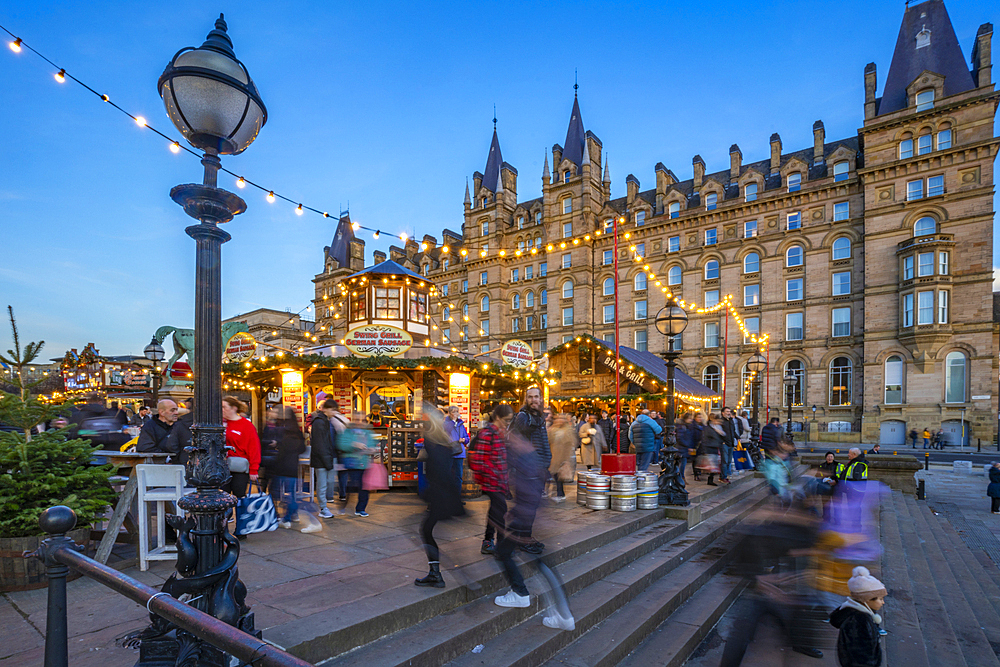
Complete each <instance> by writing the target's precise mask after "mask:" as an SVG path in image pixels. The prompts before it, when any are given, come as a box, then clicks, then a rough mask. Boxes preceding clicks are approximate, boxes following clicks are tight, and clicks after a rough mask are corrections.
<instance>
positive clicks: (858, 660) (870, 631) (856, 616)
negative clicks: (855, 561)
mask: <svg viewBox="0 0 1000 667" xmlns="http://www.w3.org/2000/svg"><path fill="white" fill-rule="evenodd" d="M875 619H876V614H875V613H873V612H872V611H871V610H870V609H868V607H866V606H865V605H863V604H862V603H860V602H858V601H856V600H854V599H851V598H848V599H847V600H845V601H844V603H843V604H842V605H840V607H838V608H837V609H836V610H834V612H833V613H832V614H830V625H832V626H833V627H835V628H838V629H839V630H840V634H838V635H837V660H838V661H839V662H840V665H841V667H879V666H880V665H881V664H882V647H881V646H879V634H878V623H877V622H876V620H875ZM879 620H881V619H879Z"/></svg>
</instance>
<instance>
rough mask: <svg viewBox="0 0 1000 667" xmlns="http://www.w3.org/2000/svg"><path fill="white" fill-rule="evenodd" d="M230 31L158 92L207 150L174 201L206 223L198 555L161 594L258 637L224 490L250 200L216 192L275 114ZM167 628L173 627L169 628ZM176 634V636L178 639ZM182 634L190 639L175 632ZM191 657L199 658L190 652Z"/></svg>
mask: <svg viewBox="0 0 1000 667" xmlns="http://www.w3.org/2000/svg"><path fill="white" fill-rule="evenodd" d="M227 30H228V26H227V25H226V22H225V20H224V18H223V16H222V15H221V14H220V15H219V19H218V20H217V21H216V22H215V28H214V29H213V30H212V31H211V32H210V33H209V34H208V37H207V38H206V40H205V42H204V43H203V44H202V45H201V46H199V47H197V48H193V47H185V48H183V49H181V50H180V51H178V52H177V53H176V54H175V55H174V57H173V58H171V59H170V62H169V63H168V64H167V67H166V69H165V70H164V71H163V74H161V75H160V78H159V81H158V83H157V90H158V91H159V93H160V97H161V98H162V99H163V105H164V107H165V109H166V112H167V115H168V116H169V117H170V120H171V122H172V123H173V124H174V126H175V127H176V128H177V129H178V130H179V131H180V133H181V134H182V135H183V136H184V138H185V139H186V140H187V141H188V143H190V144H191V146H193V147H194V148H196V149H198V150H200V151H204V155H203V157H202V159H201V163H202V165H203V166H204V168H205V171H204V178H203V179H202V183H200V184H199V183H189V184H185V185H178V186H176V187H174V188H173V189H172V190H171V191H170V198H171V199H173V200H174V201H175V202H177V203H178V204H179V205H181V206H182V207H183V208H184V212H185V213H187V214H188V215H189V216H191V217H192V218H194V219H195V220H197V221H198V224H196V225H192V226H190V227H187V228H186V229H185V232H187V234H188V236H190V237H191V238H193V239H194V240H195V243H196V244H197V245H196V248H197V250H196V256H195V294H194V302H195V317H194V359H193V363H192V366H193V373H192V374H193V377H194V397H195V402H194V437H193V442H192V445H191V447H189V448H188V450H187V451H188V453H189V456H188V462H187V483H188V486H192V487H195V489H196V490H195V491H193V492H192V493H188V494H186V495H185V496H184V497H182V498H181V499H180V500H179V501H178V503H177V504H178V506H179V507H180V508H181V509H183V510H184V511H185V512H186V513H187V515H188V518H187V519H185V521H184V522H183V523H182V524H179V525H178V526H177V531H178V534H179V535H178V542H180V537H181V535H183V536H184V537H185V539H189V540H190V544H191V545H193V553H189V554H187V556H186V557H185V558H184V559H183V560H182V559H180V558H178V563H177V570H178V575H179V576H178V577H176V578H174V577H171V578H170V579H169V580H168V581H167V583H166V584H164V587H163V591H164V592H166V593H169V594H172V595H174V596H175V597H177V596H179V595H180V594H181V593H187V594H188V595H189V597H190V600H189V602H188V603H189V604H190V605H191V606H193V607H196V608H198V609H200V610H201V611H204V612H207V613H209V614H212V615H213V616H215V617H217V618H220V619H222V620H225V621H226V622H227V623H229V624H231V625H234V626H236V627H237V628H239V629H240V630H243V631H244V632H247V633H249V634H256V629H255V628H254V617H253V614H252V613H251V612H250V608H249V607H248V606H247V605H246V601H245V597H246V587H245V586H244V585H243V584H242V583H241V582H240V581H239V579H238V574H237V572H238V570H237V563H236V561H237V558H238V556H239V542H238V541H237V539H236V538H235V537H233V536H232V535H231V534H230V533H229V529H228V527H227V522H226V515H227V514H228V513H229V511H230V510H231V509H232V508H233V507H234V506H235V505H236V499H235V498H234V497H233V496H232V495H230V494H229V493H227V492H225V491H223V486H224V485H225V484H227V483H228V482H229V481H230V479H231V475H230V472H229V466H228V465H227V461H226V450H225V444H226V429H225V426H224V425H223V421H222V353H223V343H222V316H221V309H222V308H221V307H222V244H223V243H225V242H226V241H228V240H229V239H230V238H231V237H230V236H229V234H228V233H226V232H225V231H223V230H222V229H221V228H220V227H219V225H221V224H223V223H226V222H229V221H230V220H232V219H233V218H234V217H235V216H237V215H239V214H240V213H242V212H243V211H245V210H246V203H245V202H244V201H243V200H242V199H240V198H239V197H237V196H236V195H234V194H233V193H231V192H226V191H225V190H222V189H219V188H218V172H219V169H220V168H221V166H222V163H221V162H220V161H219V156H220V155H237V154H239V153H242V152H243V151H245V150H246V149H247V147H249V146H250V144H251V143H253V141H254V139H256V138H257V134H258V132H260V130H261V128H262V127H263V126H264V124H265V123H266V122H267V111H266V109H265V107H264V103H263V101H262V100H261V97H260V94H259V93H258V92H257V87H256V86H255V85H254V83H253V80H252V79H251V78H250V74H249V72H248V71H247V68H246V67H245V66H244V65H243V63H241V62H240V61H239V60H238V59H237V58H236V53H235V52H234V51H233V42H232V40H231V39H230V37H229V35H228V33H227ZM167 630H168V631H169V630H170V628H168V629H167ZM171 634H173V633H171ZM176 634H177V637H178V638H180V637H181V635H182V634H185V633H183V631H181V630H180V629H177V631H176ZM184 639H185V641H190V642H194V643H198V644H199V646H198V651H199V653H198V655H199V656H200V662H199V664H205V665H213V666H214V665H224V664H229V662H230V658H229V656H227V655H225V654H224V653H223V652H222V651H220V650H219V649H217V648H215V647H213V646H211V645H210V644H208V643H207V642H203V641H201V640H199V639H197V638H194V637H189V636H187V635H185V637H184ZM184 644H185V642H178V641H177V639H173V638H170V637H169V635H168V636H163V633H159V634H158V635H157V636H156V638H153V639H149V640H144V641H143V642H142V643H141V645H140V654H139V662H138V663H137V664H138V665H147V664H148V665H152V664H161V662H171V661H175V660H177V661H183V660H184V658H183V657H181V658H178V657H177V656H178V652H179V651H181V650H182V649H181V647H183V646H184ZM184 650H185V651H186V653H185V654H193V652H192V651H190V649H189V648H188V649H184Z"/></svg>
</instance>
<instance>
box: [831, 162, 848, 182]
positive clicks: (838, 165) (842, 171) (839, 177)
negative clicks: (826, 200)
mask: <svg viewBox="0 0 1000 667" xmlns="http://www.w3.org/2000/svg"><path fill="white" fill-rule="evenodd" d="M850 166H851V165H849V164H848V163H847V160H843V161H841V162H835V163H834V164H833V180H834V181H846V180H847V177H848V176H849V174H848V171H849V170H850Z"/></svg>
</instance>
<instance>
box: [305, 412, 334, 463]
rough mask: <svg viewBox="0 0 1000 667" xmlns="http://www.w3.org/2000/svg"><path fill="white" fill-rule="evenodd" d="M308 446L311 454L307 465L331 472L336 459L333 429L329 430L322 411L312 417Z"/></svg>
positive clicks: (328, 419) (327, 418)
mask: <svg viewBox="0 0 1000 667" xmlns="http://www.w3.org/2000/svg"><path fill="white" fill-rule="evenodd" d="M309 432H310V433H311V435H310V436H309V437H310V440H309V444H310V445H311V446H312V452H310V454H309V465H311V466H312V467H313V468H325V469H326V470H333V462H334V461H335V460H336V459H337V450H336V447H335V443H334V442H333V429H331V428H330V418H329V417H327V416H326V413H325V412H323V411H322V410H320V411H318V412H316V413H315V414H314V415H313V419H312V426H311V427H310V429H309Z"/></svg>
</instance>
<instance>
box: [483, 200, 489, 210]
mask: <svg viewBox="0 0 1000 667" xmlns="http://www.w3.org/2000/svg"><path fill="white" fill-rule="evenodd" d="M487 201H489V200H488V199H487V198H486V197H483V208H486V203H487Z"/></svg>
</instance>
